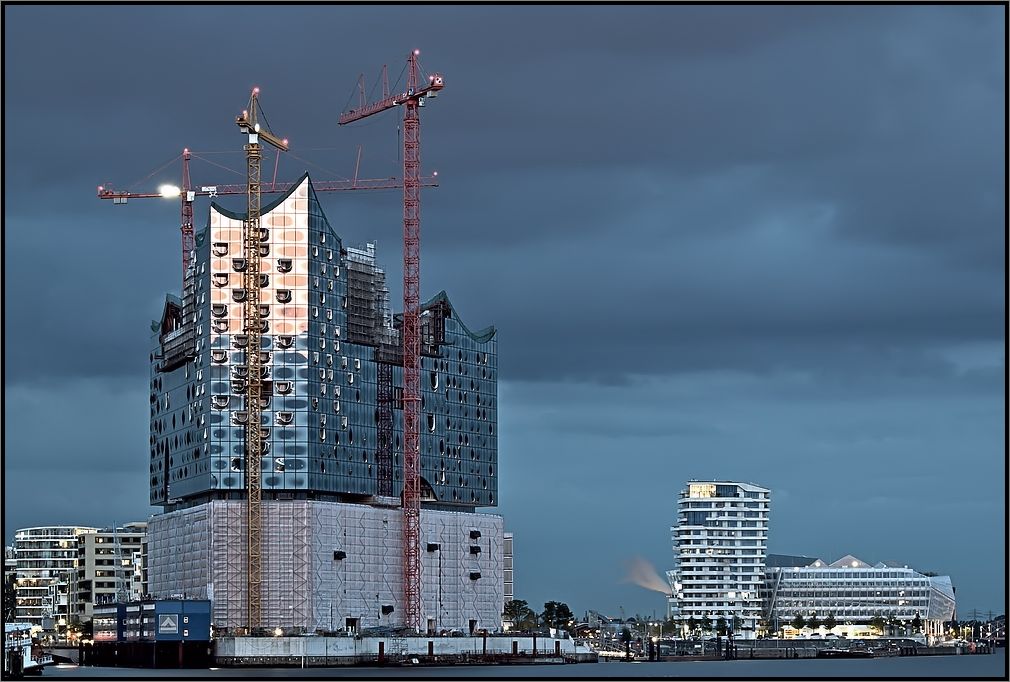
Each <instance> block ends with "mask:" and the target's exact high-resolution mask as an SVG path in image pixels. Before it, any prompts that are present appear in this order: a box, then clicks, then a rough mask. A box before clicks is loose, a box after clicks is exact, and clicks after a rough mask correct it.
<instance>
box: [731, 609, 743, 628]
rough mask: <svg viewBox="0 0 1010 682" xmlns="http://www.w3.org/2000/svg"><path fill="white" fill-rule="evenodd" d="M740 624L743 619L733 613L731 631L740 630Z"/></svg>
mask: <svg viewBox="0 0 1010 682" xmlns="http://www.w3.org/2000/svg"><path fill="white" fill-rule="evenodd" d="M742 625H743V620H741V618H740V616H738V615H736V614H735V613H734V614H733V632H739V631H740V626H742Z"/></svg>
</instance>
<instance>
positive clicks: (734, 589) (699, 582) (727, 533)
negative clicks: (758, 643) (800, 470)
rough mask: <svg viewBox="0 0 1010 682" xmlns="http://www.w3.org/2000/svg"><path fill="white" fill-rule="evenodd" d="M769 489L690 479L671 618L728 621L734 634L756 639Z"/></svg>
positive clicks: (681, 506)
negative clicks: (721, 619)
mask: <svg viewBox="0 0 1010 682" xmlns="http://www.w3.org/2000/svg"><path fill="white" fill-rule="evenodd" d="M769 495H770V491H769V490H768V489H767V488H762V487H761V486H758V485H754V484H752V483H739V482H734V481H689V482H688V484H687V487H686V488H685V489H684V490H682V491H681V492H680V494H679V496H678V500H677V524H676V525H675V526H673V527H672V528H671V529H670V530H671V531H672V538H673V550H674V568H673V570H671V571H669V572H668V573H667V576H668V578H669V580H670V585H671V588H672V595H671V597H670V600H669V603H670V617H672V618H676V619H679V620H681V621H682V622H685V623H686V622H688V621H689V620H690V619H692V618H693V619H694V621H695V622H696V623H700V622H702V621H704V620H708V621H710V622H712V623H713V624H714V623H717V622H718V619H720V618H723V619H725V622H726V623H727V625H728V626H729V627H731V628H733V630H734V636H737V637H743V638H752V637H754V636H755V633H756V630H757V624H758V621H759V620H760V619H761V614H762V610H761V586H762V584H763V579H764V572H765V556H766V554H767V543H768V517H769V504H770V500H769Z"/></svg>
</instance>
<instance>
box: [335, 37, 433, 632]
mask: <svg viewBox="0 0 1010 682" xmlns="http://www.w3.org/2000/svg"><path fill="white" fill-rule="evenodd" d="M418 54H420V52H419V51H418V50H414V51H413V52H411V53H410V56H409V57H408V58H407V65H408V74H407V89H406V90H405V91H404V92H402V93H400V94H398V95H386V96H385V97H384V98H383V99H381V100H379V101H378V102H373V103H372V104H364V102H363V101H362V103H361V105H360V108H359V109H351V110H350V111H347V112H345V113H343V114H341V115H340V118H339V119H338V123H339V124H340V125H344V124H347V123H352V122H354V121H359V120H361V119H363V118H366V117H368V116H372V115H373V114H378V113H380V112H382V111H386V110H387V109H392V108H393V107H397V106H401V105H402V106H403V501H402V506H403V601H404V610H405V611H406V615H405V617H404V622H405V624H406V625H407V626H408V627H412V628H414V629H415V630H420V628H421V478H420V469H421V462H420V459H421V453H420V439H421V434H420V413H421V373H420V354H421V334H420V331H421V330H420V324H421V319H420V279H421V191H420V189H421V181H420V180H421V171H420V168H421V139H420V119H419V117H418V109H419V108H420V107H422V106H424V102H425V99H426V98H428V97H434V96H435V95H437V94H438V91H439V90H441V89H442V88H443V87H444V85H445V83H444V81H443V79H442V76H441V75H440V74H432V75H431V76H429V77H428V82H427V83H425V84H424V85H423V87H420V83H419V80H420V78H419V74H418V66H417V56H418ZM384 89H385V88H384ZM362 92H363V90H362ZM384 94H385V93H384Z"/></svg>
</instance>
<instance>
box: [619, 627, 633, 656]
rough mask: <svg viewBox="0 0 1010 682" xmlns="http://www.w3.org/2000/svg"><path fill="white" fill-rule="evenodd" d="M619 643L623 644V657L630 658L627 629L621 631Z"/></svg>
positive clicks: (629, 637)
mask: <svg viewBox="0 0 1010 682" xmlns="http://www.w3.org/2000/svg"><path fill="white" fill-rule="evenodd" d="M621 641H622V642H624V655H625V656H626V657H627V658H631V630H629V629H628V628H627V627H625V628H624V629H623V630H621Z"/></svg>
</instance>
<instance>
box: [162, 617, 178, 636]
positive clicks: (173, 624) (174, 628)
mask: <svg viewBox="0 0 1010 682" xmlns="http://www.w3.org/2000/svg"><path fill="white" fill-rule="evenodd" d="M158 633H159V634H162V635H177V634H179V614H177V613H162V614H160V615H159V616H158Z"/></svg>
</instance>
